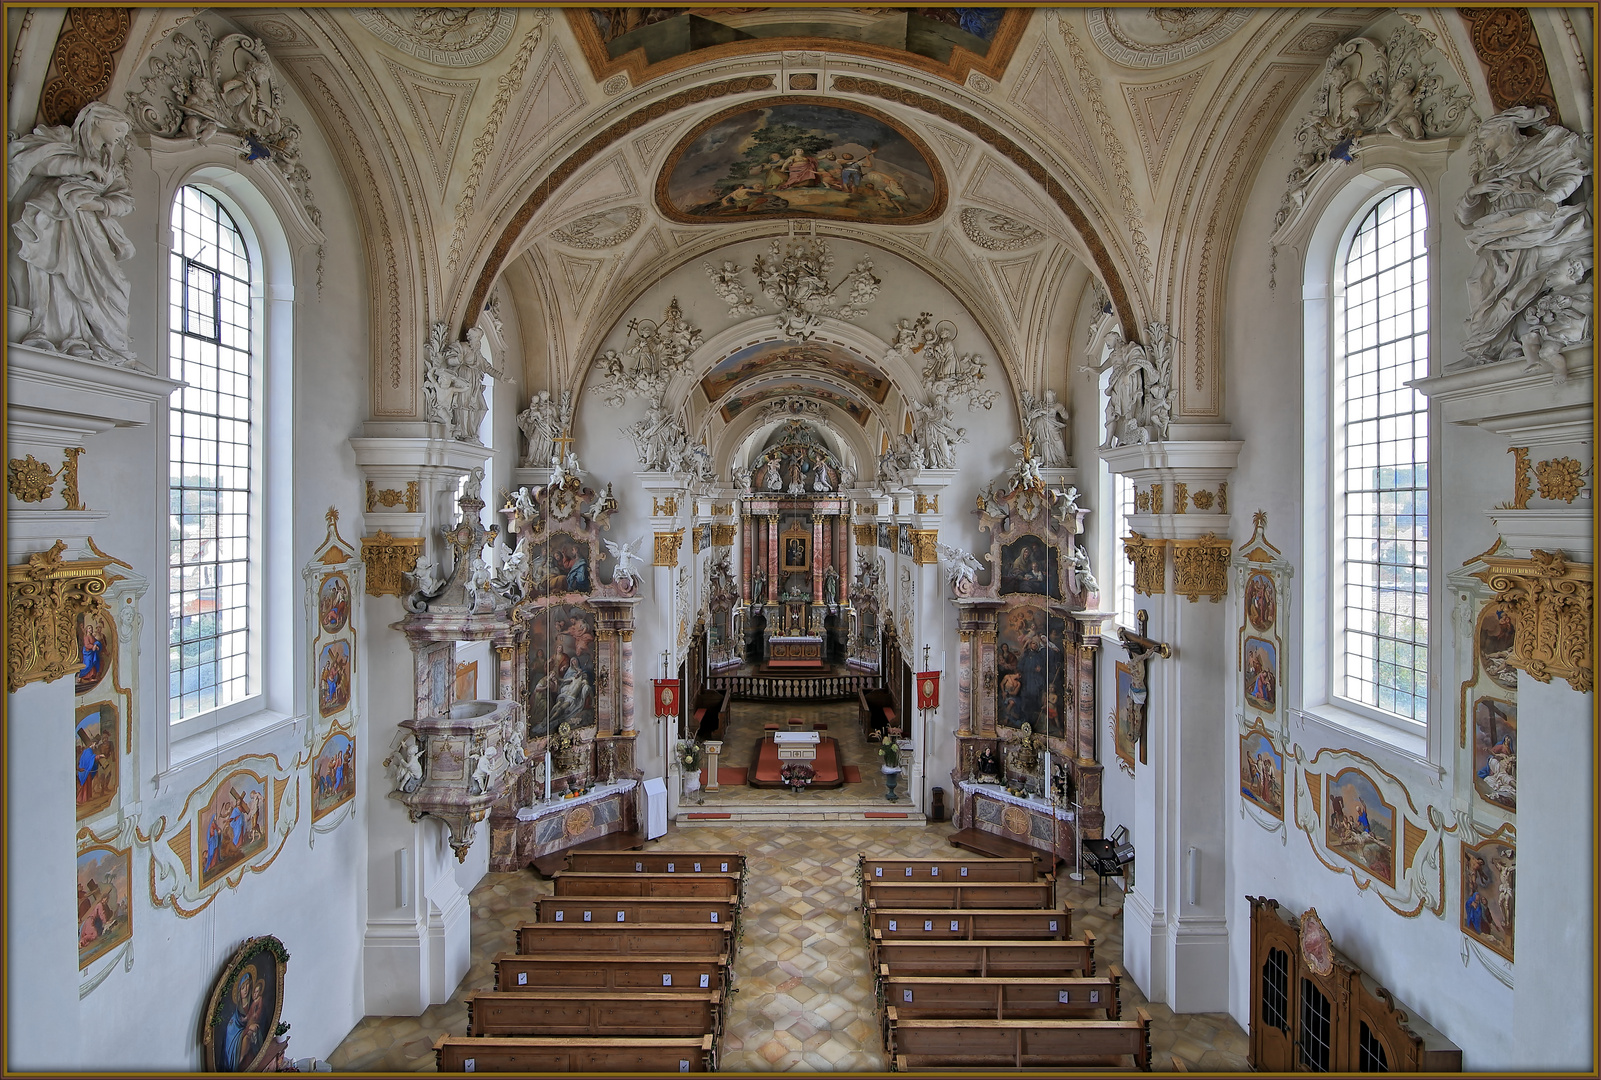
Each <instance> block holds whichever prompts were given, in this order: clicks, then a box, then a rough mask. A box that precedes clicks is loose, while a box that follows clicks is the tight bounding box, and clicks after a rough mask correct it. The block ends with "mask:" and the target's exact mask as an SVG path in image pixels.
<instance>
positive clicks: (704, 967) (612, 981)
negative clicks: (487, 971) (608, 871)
mask: <svg viewBox="0 0 1601 1080" xmlns="http://www.w3.org/2000/svg"><path fill="white" fill-rule="evenodd" d="M727 971H728V956H727V954H722V955H719V956H608V957H605V958H604V959H600V958H597V957H596V956H595V955H594V954H593V953H565V954H563V953H543V954H541V955H538V956H525V955H523V954H522V953H501V954H500V955H499V956H497V957H495V989H496V990H499V991H502V992H507V993H516V992H519V991H522V990H661V991H673V992H675V993H682V994H693V993H695V992H696V991H700V990H715V991H717V992H718V993H722V992H723V991H724V989H725V986H726V981H727V980H726V975H727Z"/></svg>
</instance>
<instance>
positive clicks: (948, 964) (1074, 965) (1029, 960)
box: [878, 933, 1095, 978]
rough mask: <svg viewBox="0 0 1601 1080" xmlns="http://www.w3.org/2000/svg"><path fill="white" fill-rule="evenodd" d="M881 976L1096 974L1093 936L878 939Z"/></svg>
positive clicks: (1045, 976)
mask: <svg viewBox="0 0 1601 1080" xmlns="http://www.w3.org/2000/svg"><path fill="white" fill-rule="evenodd" d="M878 962H879V970H880V973H881V974H883V975H886V976H887V975H972V976H977V977H979V978H989V977H994V978H1010V977H1013V976H1030V977H1035V978H1042V977H1043V978H1051V977H1054V976H1059V975H1067V974H1069V973H1070V972H1071V973H1075V974H1079V975H1085V976H1088V975H1094V974H1095V935H1093V934H1090V933H1086V934H1085V935H1084V939H1083V940H1082V941H879V942H878Z"/></svg>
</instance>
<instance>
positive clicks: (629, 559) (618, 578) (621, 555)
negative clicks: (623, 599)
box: [601, 537, 645, 596]
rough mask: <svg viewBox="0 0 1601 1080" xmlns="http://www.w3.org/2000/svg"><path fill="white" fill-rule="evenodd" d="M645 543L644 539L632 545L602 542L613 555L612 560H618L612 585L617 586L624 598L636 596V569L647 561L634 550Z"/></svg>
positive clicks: (612, 577) (613, 572)
mask: <svg viewBox="0 0 1601 1080" xmlns="http://www.w3.org/2000/svg"><path fill="white" fill-rule="evenodd" d="M644 542H645V541H644V538H643V537H641V538H640V539H638V540H636V541H634V542H633V543H632V544H616V543H613V542H612V541H610V540H602V541H601V543H603V544H605V545H606V550H607V551H608V552H610V553H611V556H612V558H613V559H615V560H617V567H616V569H615V570H613V571H612V576H611V579H612V584H613V585H616V586H617V590H618V591H619V592H621V593H622V594H623V595H624V596H632V595H634V588H635V586H636V580H635V577H634V567H635V566H636V565H639V564H641V563H643V562H644V561H645V557H644V556H643V555H641V554H639V552H637V551H635V550H634V549H635V548H636V547H640V546H642V545H643V544H644Z"/></svg>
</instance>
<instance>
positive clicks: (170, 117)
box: [128, 21, 322, 227]
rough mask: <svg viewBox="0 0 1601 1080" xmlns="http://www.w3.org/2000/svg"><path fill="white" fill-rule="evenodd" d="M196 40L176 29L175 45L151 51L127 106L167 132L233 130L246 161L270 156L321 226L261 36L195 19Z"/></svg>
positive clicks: (146, 124)
mask: <svg viewBox="0 0 1601 1080" xmlns="http://www.w3.org/2000/svg"><path fill="white" fill-rule="evenodd" d="M194 27H195V33H196V34H197V35H198V37H199V39H200V40H199V41H198V42H197V41H195V40H194V39H193V38H191V37H189V36H188V35H187V34H183V33H177V34H173V35H172V39H171V41H172V46H173V49H174V50H175V52H174V53H173V54H172V55H171V56H168V57H161V56H152V57H151V58H150V74H149V75H146V76H145V77H144V78H143V80H142V82H141V85H140V88H139V91H138V92H137V93H135V92H134V91H132V90H130V91H128V108H129V111H130V112H132V113H133V117H134V122H135V123H136V124H137V125H138V127H139V129H140V130H141V131H144V132H147V133H149V134H151V135H160V136H163V137H164V138H168V139H189V140H192V141H194V142H196V143H199V144H202V145H203V144H205V143H209V142H210V141H211V140H212V139H213V138H215V137H216V136H218V135H230V136H233V137H235V138H237V139H238V140H239V141H240V142H242V143H243V144H244V145H243V147H242V149H243V151H244V153H243V155H242V156H243V158H244V160H246V161H258V160H261V159H266V160H267V161H269V162H271V163H272V165H273V167H275V168H276V169H277V170H278V171H279V172H280V173H282V174H283V178H284V180H285V181H286V182H287V183H288V184H289V187H290V189H291V190H293V191H294V193H295V194H296V195H297V196H299V198H300V201H301V203H302V204H303V205H304V206H305V208H306V213H307V214H308V215H310V217H311V220H312V222H313V223H315V224H316V225H317V226H318V227H321V225H322V213H321V211H319V210H318V209H317V206H316V203H315V202H314V201H313V200H312V197H311V172H310V170H308V169H307V168H306V166H305V164H304V163H303V162H302V161H301V160H300V125H299V124H297V123H295V121H294V120H292V119H290V118H289V117H288V116H286V115H285V114H284V111H283V105H284V92H283V87H282V86H281V85H280V83H279V80H278V73H277V71H276V70H274V68H273V64H272V58H271V57H270V56H268V55H267V47H266V45H264V44H263V43H262V41H261V39H260V38H252V37H248V36H246V35H244V34H228V35H226V36H225V37H223V38H222V39H221V40H217V39H215V38H213V37H212V31H211V28H210V27H208V26H207V25H206V24H205V23H203V22H198V21H197V22H196V23H195V24H194Z"/></svg>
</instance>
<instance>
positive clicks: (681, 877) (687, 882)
mask: <svg viewBox="0 0 1601 1080" xmlns="http://www.w3.org/2000/svg"><path fill="white" fill-rule="evenodd" d="M556 895H557V896H637V897H641V898H649V899H656V900H665V899H671V898H683V897H692V898H694V899H698V900H733V901H735V902H736V903H737V902H738V900H739V875H738V874H737V873H730V874H635V873H631V872H630V873H626V874H608V873H591V872H589V871H584V870H576V871H575V870H563V871H562V872H561V873H559V874H557V875H556Z"/></svg>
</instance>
